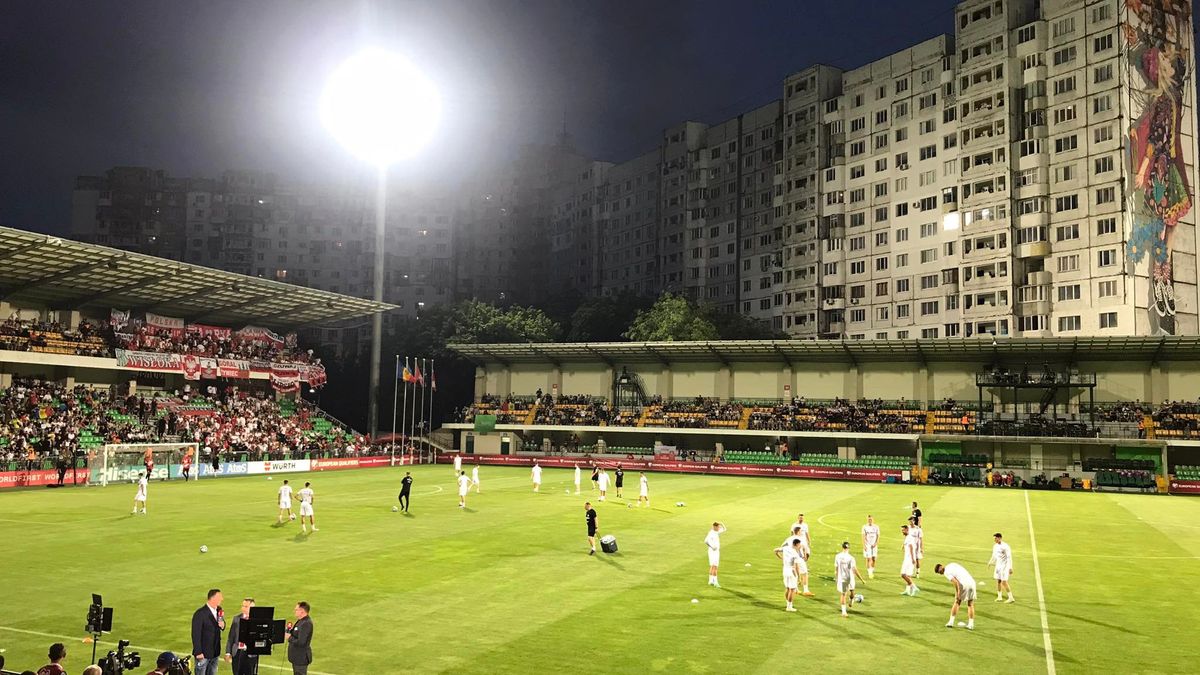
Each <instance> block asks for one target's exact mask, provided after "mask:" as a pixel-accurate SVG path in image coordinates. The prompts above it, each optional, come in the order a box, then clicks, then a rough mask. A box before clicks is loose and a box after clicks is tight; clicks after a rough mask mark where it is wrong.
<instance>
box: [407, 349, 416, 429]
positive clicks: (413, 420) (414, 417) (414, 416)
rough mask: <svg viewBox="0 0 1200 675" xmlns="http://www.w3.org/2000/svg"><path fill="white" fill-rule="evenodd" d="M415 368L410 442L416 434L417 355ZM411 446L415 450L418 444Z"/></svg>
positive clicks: (409, 426)
mask: <svg viewBox="0 0 1200 675" xmlns="http://www.w3.org/2000/svg"><path fill="white" fill-rule="evenodd" d="M413 370H414V374H413V382H412V384H413V412H412V413H409V416H408V442H409V443H413V438H414V437H415V436H416V432H415V431H414V429H415V428H416V374H415V370H416V357H413ZM409 448H412V449H413V450H415V449H416V446H415V444H413V446H409Z"/></svg>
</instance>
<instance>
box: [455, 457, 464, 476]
mask: <svg viewBox="0 0 1200 675" xmlns="http://www.w3.org/2000/svg"><path fill="white" fill-rule="evenodd" d="M461 473H462V455H455V456H454V475H455V476H458V475H459V474H461Z"/></svg>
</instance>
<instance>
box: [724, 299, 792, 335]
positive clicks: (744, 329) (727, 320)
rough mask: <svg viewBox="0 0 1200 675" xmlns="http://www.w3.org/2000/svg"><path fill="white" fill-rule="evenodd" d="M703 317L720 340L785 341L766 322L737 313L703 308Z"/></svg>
mask: <svg viewBox="0 0 1200 675" xmlns="http://www.w3.org/2000/svg"><path fill="white" fill-rule="evenodd" d="M704 316H705V318H707V319H708V320H709V321H711V322H712V324H713V326H715V327H716V329H717V333H718V334H719V335H720V336H721V339H722V340H786V339H788V336H787V334H786V333H783V332H782V331H778V330H775V328H774V327H773V326H772V325H771V324H770V323H769V322H767V321H764V320H762V319H757V318H755V317H752V316H746V315H745V314H739V313H737V312H722V311H719V310H717V309H716V308H715V307H712V306H711V305H710V306H707V307H705V308H704Z"/></svg>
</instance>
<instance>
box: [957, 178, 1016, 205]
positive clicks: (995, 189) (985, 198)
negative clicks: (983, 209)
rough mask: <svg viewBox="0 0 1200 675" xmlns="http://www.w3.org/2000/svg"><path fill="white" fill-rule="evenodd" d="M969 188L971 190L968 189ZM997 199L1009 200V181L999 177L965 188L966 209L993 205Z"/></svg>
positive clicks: (963, 200) (964, 202)
mask: <svg viewBox="0 0 1200 675" xmlns="http://www.w3.org/2000/svg"><path fill="white" fill-rule="evenodd" d="M968 188H969V189H968ZM997 199H1008V189H1007V181H1005V180H1004V176H997V177H995V178H991V179H988V180H983V181H979V182H976V183H972V184H970V185H967V186H964V188H963V198H962V205H963V208H965V209H974V208H977V207H980V206H987V205H988V204H993V203H995V202H996V200H997Z"/></svg>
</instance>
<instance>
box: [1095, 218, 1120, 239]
mask: <svg viewBox="0 0 1200 675" xmlns="http://www.w3.org/2000/svg"><path fill="white" fill-rule="evenodd" d="M1116 232H1117V219H1116V218H1101V219H1100V220H1097V221H1096V235H1097V236H1103V235H1106V234H1116Z"/></svg>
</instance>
